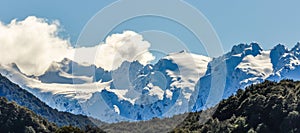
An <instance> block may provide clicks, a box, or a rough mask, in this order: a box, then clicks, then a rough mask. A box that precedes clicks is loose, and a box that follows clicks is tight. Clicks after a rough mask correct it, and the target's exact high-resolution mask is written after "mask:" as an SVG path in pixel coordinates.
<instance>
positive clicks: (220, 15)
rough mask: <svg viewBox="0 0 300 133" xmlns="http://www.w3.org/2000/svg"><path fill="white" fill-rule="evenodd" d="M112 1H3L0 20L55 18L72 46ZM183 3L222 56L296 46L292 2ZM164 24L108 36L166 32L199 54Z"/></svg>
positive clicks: (150, 21) (298, 21)
mask: <svg viewBox="0 0 300 133" xmlns="http://www.w3.org/2000/svg"><path fill="white" fill-rule="evenodd" d="M114 1H115V0H90V1H87V2H85V1H71V0H66V1H59V0H51V1H40V0H27V1H17V0H5V1H4V0H3V1H1V5H0V20H1V21H2V22H4V23H8V22H10V21H11V20H12V19H14V18H17V19H19V20H22V19H24V18H26V17H27V16H30V15H33V16H37V17H41V18H47V19H49V20H53V19H57V20H59V21H60V22H61V25H62V26H63V28H64V29H65V33H66V34H67V36H69V37H70V38H71V42H72V43H73V44H74V43H75V42H76V40H77V38H78V36H79V34H80V32H81V30H82V28H83V27H84V25H85V24H86V23H87V22H88V20H89V19H91V17H92V16H94V15H95V14H96V13H97V12H98V11H99V10H101V9H102V8H104V7H105V6H107V5H109V4H111V3H112V2H114ZM186 2H188V3H189V4H191V5H192V6H194V7H196V8H197V9H198V10H200V11H201V12H202V13H203V14H204V15H205V16H206V17H207V18H208V20H209V21H210V23H211V24H212V26H213V27H214V29H215V30H216V32H217V34H218V36H219V38H220V40H221V42H222V44H223V48H224V51H226V52H227V51H229V50H230V49H231V47H232V46H233V45H235V44H238V43H249V42H252V41H256V42H259V43H260V44H261V46H262V47H263V48H265V49H269V48H272V47H273V46H274V45H276V44H278V43H283V44H286V45H287V46H288V47H290V48H291V47H292V46H294V45H295V44H296V42H298V41H300V15H299V14H300V9H299V5H300V1H298V0H289V1H279V0H272V1H271V0H264V1H261V0H252V1H241V0H230V1H220V0H209V1H207V0H186ZM166 8H167V7H166ZM167 21H168V20H164V19H157V18H151V17H148V18H147V17H144V18H137V19H134V20H132V21H128V22H124V24H121V25H120V26H118V27H116V28H115V29H114V31H112V33H114V32H121V31H122V30H126V29H131V30H135V31H137V32H141V31H143V30H150V29H151V28H153V29H156V30H163V31H167V32H172V33H174V34H175V35H176V36H177V37H179V38H180V39H181V41H183V42H184V43H185V44H187V45H190V46H189V47H190V50H191V51H192V52H195V53H201V54H205V51H203V48H202V47H201V46H200V47H199V45H195V44H197V43H200V42H199V41H198V40H197V39H195V38H194V37H193V35H192V34H190V33H189V32H188V31H184V30H181V31H182V32H178V30H175V29H178V28H180V26H178V25H176V24H169V23H168V22H167ZM164 23H166V24H165V25H164ZM161 25H163V26H161ZM176 31H177V32H176Z"/></svg>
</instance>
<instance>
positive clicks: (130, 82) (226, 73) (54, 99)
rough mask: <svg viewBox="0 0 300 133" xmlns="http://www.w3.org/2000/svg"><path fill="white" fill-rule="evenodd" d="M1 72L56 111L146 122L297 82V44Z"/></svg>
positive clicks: (252, 45)
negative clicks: (256, 88) (255, 88)
mask: <svg viewBox="0 0 300 133" xmlns="http://www.w3.org/2000/svg"><path fill="white" fill-rule="evenodd" d="M0 73H1V74H2V75H3V76H5V77H7V78H8V79H9V80H11V81H12V82H13V83H16V84H18V85H19V86H20V87H21V88H22V89H24V90H26V91H28V92H30V93H31V94H33V95H34V96H35V97H37V98H38V99H40V100H41V101H43V102H45V104H46V105H47V106H50V107H52V108H54V109H57V110H58V111H65V112H70V113H72V114H81V115H87V116H90V117H93V118H96V119H100V120H101V121H104V122H119V121H137V120H149V119H152V118H155V117H158V118H164V117H171V116H174V115H176V114H182V113H185V112H191V111H193V112H195V111H201V110H203V109H206V108H210V107H212V106H214V105H216V104H217V103H218V102H219V101H221V100H222V99H224V98H228V97H229V96H231V95H232V94H235V93H236V91H237V90H238V89H240V88H242V89H243V88H245V87H247V86H249V85H251V84H257V83H261V82H263V81H265V80H271V81H279V80H282V79H293V80H300V75H299V73H300V43H297V44H296V46H295V47H293V48H292V49H290V50H289V49H288V48H286V47H285V46H284V45H281V44H279V45H277V46H275V47H274V48H273V49H271V50H263V49H262V48H261V47H260V46H259V44H257V43H250V44H239V45H236V46H234V47H233V48H232V50H231V51H230V52H228V53H226V54H224V55H222V56H220V57H216V58H211V57H206V56H202V55H196V54H192V53H189V52H186V51H181V52H178V53H171V54H169V55H167V56H165V57H163V58H162V59H160V60H159V61H158V62H157V63H155V64H148V65H145V66H144V65H142V64H140V63H139V62H138V61H133V62H126V61H125V62H123V63H122V65H121V66H120V67H119V68H117V69H116V70H112V71H106V70H104V69H102V68H98V67H96V66H94V65H86V64H79V63H77V62H74V61H72V60H69V59H64V60H62V61H61V62H53V63H52V65H51V66H50V67H49V69H48V70H47V71H46V72H45V73H44V74H43V75H40V76H34V75H25V74H23V73H22V72H21V71H20V70H19V69H18V66H17V65H15V64H9V65H3V64H2V65H1V66H0Z"/></svg>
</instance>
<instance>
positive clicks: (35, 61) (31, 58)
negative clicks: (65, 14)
mask: <svg viewBox="0 0 300 133" xmlns="http://www.w3.org/2000/svg"><path fill="white" fill-rule="evenodd" d="M58 27H59V23H58V21H54V22H52V23H47V22H46V21H45V20H44V19H40V18H36V17H34V16H30V17H27V18H26V19H25V20H23V21H17V20H12V21H11V22H10V24H7V25H5V24H3V23H1V22H0V63H1V64H11V63H16V65H17V66H18V67H19V69H20V70H21V71H22V72H23V73H25V74H27V75H40V74H42V73H44V72H45V71H46V69H47V68H48V67H49V65H50V64H51V63H52V61H60V60H62V59H63V58H64V57H68V55H67V54H68V53H69V52H68V51H69V49H70V45H69V41H67V40H63V39H61V38H59V37H58V36H57V32H58V30H59V29H58Z"/></svg>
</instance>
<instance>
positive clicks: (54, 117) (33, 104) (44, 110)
mask: <svg viewBox="0 0 300 133" xmlns="http://www.w3.org/2000/svg"><path fill="white" fill-rule="evenodd" d="M0 96H1V97H5V98H7V99H8V100H9V101H14V102H16V103H17V104H18V105H20V106H24V107H26V108H28V109H30V110H32V111H33V112H34V113H36V114H38V115H40V116H42V117H44V118H46V119H47V120H48V121H50V122H54V123H55V124H56V125H58V126H65V125H72V126H77V127H81V128H83V127H85V126H87V125H90V126H94V125H95V124H97V125H99V124H102V122H101V121H99V120H96V119H92V118H88V117H86V116H83V115H74V114H71V113H67V112H59V111H57V110H56V109H52V108H51V107H49V106H48V105H46V104H45V103H44V102H42V101H41V100H39V99H38V98H36V97H35V96H34V95H32V94H31V93H29V92H28V91H26V90H24V89H22V88H20V87H19V86H18V85H16V84H14V83H12V82H11V81H10V80H8V79H7V78H6V77H4V76H2V75H1V74H0Z"/></svg>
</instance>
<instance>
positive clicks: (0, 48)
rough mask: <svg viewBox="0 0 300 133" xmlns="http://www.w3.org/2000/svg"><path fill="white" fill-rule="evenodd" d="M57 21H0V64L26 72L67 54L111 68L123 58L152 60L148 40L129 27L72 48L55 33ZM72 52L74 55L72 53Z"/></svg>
mask: <svg viewBox="0 0 300 133" xmlns="http://www.w3.org/2000/svg"><path fill="white" fill-rule="evenodd" d="M59 27H60V24H59V22H58V21H53V22H51V23H49V22H47V21H46V20H45V19H41V18H37V17H35V16H29V17H27V18H26V19H25V20H23V21H17V20H12V21H11V22H10V23H9V24H3V23H1V22H0V64H11V63H15V64H16V65H17V66H18V67H19V68H20V70H21V71H22V72H23V73H25V74H27V75H36V76H39V75H42V74H43V73H44V72H45V71H46V70H47V69H48V67H49V66H50V64H51V63H52V62H53V61H61V60H62V59H63V58H69V59H72V60H75V61H77V62H79V63H89V64H95V65H96V66H98V67H101V68H104V69H105V70H114V69H116V68H117V67H119V66H120V65H121V63H122V62H124V61H129V62H132V61H139V62H140V63H141V64H144V65H145V64H147V63H149V62H150V61H152V60H154V56H153V55H152V54H151V53H150V52H149V48H150V43H149V42H147V41H145V40H143V37H142V36H141V35H139V34H138V33H135V32H133V31H124V32H123V33H120V34H113V35H111V36H109V37H107V38H106V40H105V42H103V43H101V44H98V45H96V46H94V47H88V48H73V47H72V46H71V44H70V42H69V41H68V40H66V39H62V38H60V37H59V36H58V32H59V31H60V29H59ZM74 55H75V56H74Z"/></svg>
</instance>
